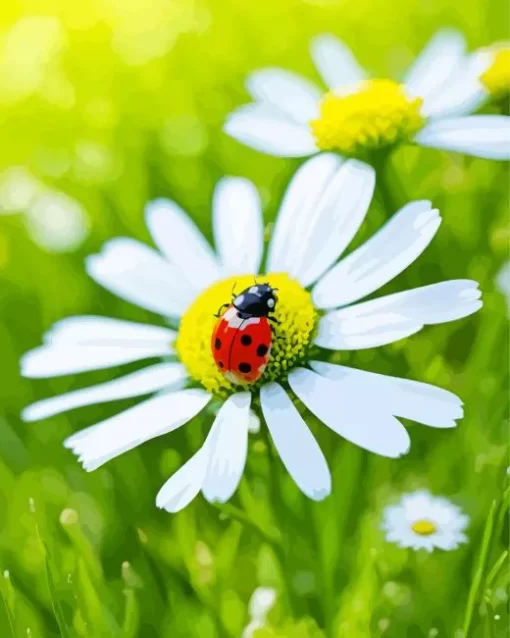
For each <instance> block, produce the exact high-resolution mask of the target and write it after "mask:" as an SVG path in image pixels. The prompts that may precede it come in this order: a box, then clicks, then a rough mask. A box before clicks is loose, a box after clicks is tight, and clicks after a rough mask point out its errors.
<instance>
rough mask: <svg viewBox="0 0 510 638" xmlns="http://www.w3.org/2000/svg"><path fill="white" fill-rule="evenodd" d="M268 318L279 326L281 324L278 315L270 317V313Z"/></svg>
mask: <svg viewBox="0 0 510 638" xmlns="http://www.w3.org/2000/svg"><path fill="white" fill-rule="evenodd" d="M267 318H268V320H269V321H272V322H273V323H275V324H276V325H277V326H279V325H280V324H281V321H278V319H277V318H276V317H270V316H269V315H268V317H267Z"/></svg>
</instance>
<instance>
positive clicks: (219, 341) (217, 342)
mask: <svg viewBox="0 0 510 638" xmlns="http://www.w3.org/2000/svg"><path fill="white" fill-rule="evenodd" d="M214 347H215V348H216V350H219V349H220V348H221V339H218V338H216V340H215V342H214Z"/></svg>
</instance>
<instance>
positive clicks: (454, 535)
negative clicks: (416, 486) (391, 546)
mask: <svg viewBox="0 0 510 638" xmlns="http://www.w3.org/2000/svg"><path fill="white" fill-rule="evenodd" d="M468 524H469V517H468V516H466V515H465V514H463V513H462V510H461V509H460V507H457V506H456V505H453V504H452V503H450V501H448V500H447V499H446V498H442V497H439V496H432V495H431V494H430V493H429V492H427V491H426V490H420V491H418V492H413V493H412V494H405V495H404V496H403V497H402V499H401V500H400V503H399V504H398V505H390V506H389V507H387V508H386V509H385V510H384V519H383V523H382V528H383V529H384V530H385V532H386V540H387V541H390V542H392V543H396V544H397V545H399V546H400V547H410V548H412V549H426V550H427V551H428V552H431V551H432V550H433V549H434V548H435V547H438V548H439V549H444V550H450V549H456V548H457V547H458V546H459V545H460V544H461V543H465V542H467V537H466V535H465V534H464V533H463V532H464V530H465V528H466V527H467V526H468Z"/></svg>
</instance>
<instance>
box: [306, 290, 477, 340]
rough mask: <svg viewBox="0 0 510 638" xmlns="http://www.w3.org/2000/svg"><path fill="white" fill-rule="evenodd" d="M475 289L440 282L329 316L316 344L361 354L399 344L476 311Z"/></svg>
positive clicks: (323, 324)
mask: <svg viewBox="0 0 510 638" xmlns="http://www.w3.org/2000/svg"><path fill="white" fill-rule="evenodd" d="M477 287H478V284H477V283H476V282H475V281H471V280H469V279H456V280H451V281H443V282H441V283H439V284H432V285H431V286H423V287H422V288H414V289H413V290H406V291H404V292H398V293H396V294H393V295H388V296H386V297H380V298H379V299H373V300H371V301H365V302H363V303H359V304H355V305H354V306H350V307H348V308H343V309H341V310H335V311H332V312H329V313H327V314H326V315H325V316H324V317H322V319H321V320H320V322H319V331H318V335H317V338H316V340H315V343H316V344H317V345H319V346H322V347H323V348H329V349H333V350H360V349H363V348H373V347H375V346H382V345H385V344H387V343H392V342H393V341H398V340H399V339H403V338H404V337H409V336H410V335H412V334H415V333H416V332H418V331H420V330H421V329H422V328H423V327H424V326H425V325H434V324H438V323H446V322H448V321H454V320H455V319H461V318H462V317H467V316H468V315H471V314H473V312H476V311H477V310H479V309H480V308H481V307H482V302H481V301H480V300H479V298H480V294H481V293H480V291H479V290H478V289H477Z"/></svg>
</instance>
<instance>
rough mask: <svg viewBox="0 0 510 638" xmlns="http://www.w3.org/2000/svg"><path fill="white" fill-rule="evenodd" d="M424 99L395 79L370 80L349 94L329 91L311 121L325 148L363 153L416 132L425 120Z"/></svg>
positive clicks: (353, 154)
mask: <svg viewBox="0 0 510 638" xmlns="http://www.w3.org/2000/svg"><path fill="white" fill-rule="evenodd" d="M422 103H423V100H422V99H421V98H412V97H410V96H408V95H407V94H406V93H405V90H404V88H403V86H402V85H400V84H398V83H397V82H394V81H393V80H367V81H365V82H361V83H360V84H359V85H358V86H357V88H356V90H355V91H353V92H351V93H349V94H344V95H342V94H340V93H338V92H335V91H330V92H329V93H326V95H325V96H324V98H323V99H322V102H321V105H320V117H319V118H318V119H316V120H312V121H311V122H310V125H311V127H312V133H313V135H314V137H315V141H316V143H317V146H318V147H319V148H320V149H321V150H323V151H333V150H334V151H339V152H341V153H343V154H344V155H348V156H354V157H360V156H361V157H363V156H364V155H366V154H367V152H370V151H372V150H376V149H380V148H384V147H386V146H390V145H393V144H397V143H398V142H403V141H407V140H409V139H410V138H411V137H412V136H413V135H415V134H416V133H417V132H418V131H419V130H420V129H421V128H422V126H423V124H424V123H425V120H424V118H423V117H422V115H421V114H420V109H421V106H422Z"/></svg>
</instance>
